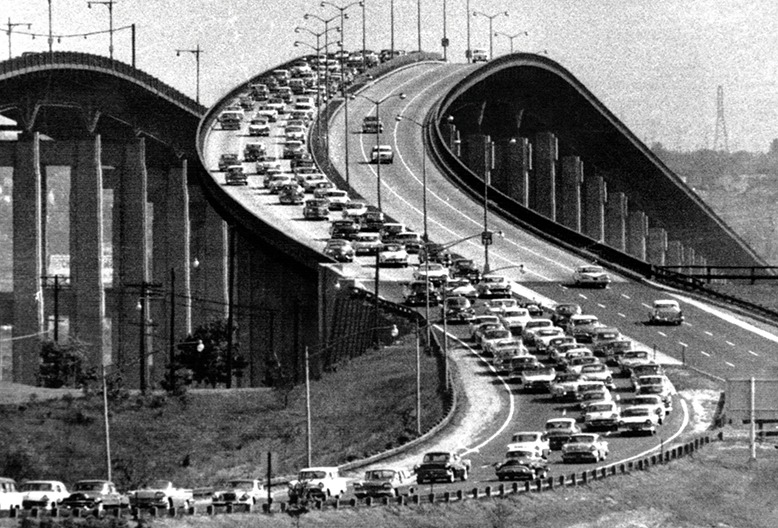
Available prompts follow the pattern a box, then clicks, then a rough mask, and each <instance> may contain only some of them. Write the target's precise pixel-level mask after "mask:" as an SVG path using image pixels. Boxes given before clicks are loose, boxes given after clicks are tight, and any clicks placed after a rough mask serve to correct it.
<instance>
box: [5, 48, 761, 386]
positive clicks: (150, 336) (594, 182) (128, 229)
mask: <svg viewBox="0 0 778 528" xmlns="http://www.w3.org/2000/svg"><path fill="white" fill-rule="evenodd" d="M242 88H243V87H242V86H241V87H238V88H236V89H235V90H233V92H231V93H230V94H228V96H227V97H226V98H225V99H224V100H222V102H220V104H222V105H223V104H224V102H225V101H226V100H228V99H229V98H230V97H232V96H234V95H235V94H236V93H238V92H239V91H240V90H241V89H242ZM218 107H219V105H216V106H215V107H214V108H213V109H211V112H210V113H209V114H206V112H205V109H204V108H202V107H200V106H199V105H197V104H196V103H195V102H194V101H192V100H191V99H189V98H187V97H185V96H183V95H182V94H180V93H178V92H176V91H175V90H173V89H172V88H170V87H169V86H166V85H164V84H163V83H161V82H160V81H158V80H157V79H154V78H152V77H150V76H149V75H147V74H145V73H143V72H141V71H139V70H136V69H134V68H132V67H130V66H128V65H125V64H122V63H119V62H116V61H112V60H109V59H107V58H103V57H98V56H93V55H85V54H77V53H53V54H46V53H42V54H35V55H31V56H25V57H21V58H16V59H12V60H9V61H5V62H2V63H0V115H2V116H5V117H7V118H10V119H11V120H13V121H15V122H16V125H13V126H10V127H8V126H6V127H4V128H5V129H6V130H10V129H13V130H16V131H18V132H19V133H18V137H17V138H16V139H15V140H11V141H0V169H2V168H3V167H6V168H9V167H10V168H11V174H12V181H13V194H12V203H13V290H12V292H10V293H0V324H6V325H9V324H12V325H13V335H14V338H15V339H14V341H13V369H12V372H11V376H12V377H13V380H14V381H18V382H22V383H34V382H35V374H36V369H37V365H38V360H37V353H38V351H39V348H40V345H39V340H38V339H39V337H40V336H41V335H43V334H46V333H48V334H49V335H50V328H51V324H52V323H51V321H52V315H53V310H54V302H53V295H54V293H55V292H54V291H53V288H52V287H51V281H50V280H46V277H47V276H49V275H51V273H50V271H51V270H50V267H49V266H48V265H47V264H48V263H49V261H50V259H49V257H50V253H49V252H48V248H47V235H46V233H47V229H49V227H48V226H47V222H46V218H47V203H48V201H47V200H46V196H47V185H48V183H47V174H48V172H49V169H50V168H51V167H66V168H67V170H69V173H70V191H69V193H70V195H69V203H70V205H69V221H70V236H69V254H70V264H69V273H68V274H67V275H68V276H67V277H66V278H67V281H66V282H65V284H67V287H66V288H63V289H62V300H61V301H60V304H61V307H60V308H59V311H60V315H61V316H62V317H65V316H66V317H67V318H68V320H69V325H70V333H71V335H76V336H78V337H79V339H81V340H83V341H85V342H86V343H88V344H89V345H90V347H91V348H90V350H91V361H92V362H93V363H94V364H99V363H100V362H101V361H103V362H107V363H108V362H110V363H113V364H115V365H118V366H119V367H120V368H122V370H123V372H124V373H125V376H126V378H125V379H126V380H127V381H128V385H129V386H135V385H136V383H137V377H138V374H137V372H138V370H139V369H138V368H136V366H133V365H137V364H138V362H139V359H138V350H139V349H141V350H147V351H152V352H162V354H161V356H159V355H156V354H154V353H152V354H150V357H152V358H153V359H151V360H150V361H151V364H152V370H151V376H152V379H157V380H159V379H160V378H161V376H162V374H163V369H164V366H165V364H166V363H165V362H166V354H165V353H164V351H165V350H167V349H168V347H170V346H171V343H170V340H169V337H168V336H169V335H173V332H172V331H171V332H168V330H167V329H168V328H174V329H175V334H174V337H173V339H174V340H181V339H182V338H183V337H185V336H186V335H187V333H188V332H189V331H190V330H191V329H192V327H193V325H197V324H199V323H202V322H205V321H207V320H209V319H213V317H215V316H219V317H223V316H226V315H227V313H228V308H229V307H231V306H232V307H237V308H238V309H237V311H236V314H237V315H236V324H237V327H238V329H239V333H240V335H239V340H240V342H241V347H242V349H243V350H244V351H245V353H246V356H247V359H248V363H249V366H248V372H247V378H246V380H245V383H246V384H247V385H251V386H257V385H262V384H263V383H267V382H268V366H269V365H270V364H271V363H272V362H275V361H276V360H279V361H281V362H282V363H287V364H289V365H292V366H293V367H294V370H295V372H296V373H299V369H300V366H301V361H302V360H301V350H302V349H303V348H304V347H305V346H316V345H317V344H318V345H320V344H321V343H323V342H326V341H328V340H331V339H333V337H335V338H337V337H338V336H345V335H350V333H351V332H352V329H349V328H347V327H345V326H343V325H342V324H340V325H339V324H338V322H342V321H344V320H349V319H354V324H357V325H358V324H359V323H360V318H361V317H363V316H364V313H365V310H363V309H360V308H359V306H361V304H363V302H362V301H360V300H353V299H352V300H349V299H344V298H343V295H342V294H340V293H339V292H337V291H336V290H335V289H334V288H333V287H332V285H333V284H334V282H333V280H332V278H333V275H332V272H331V268H330V267H329V266H328V264H330V262H329V260H328V259H327V258H326V257H324V256H323V255H321V254H318V253H317V252H315V251H313V250H311V249H310V248H307V247H305V246H303V245H301V244H298V243H296V242H295V240H293V239H291V238H289V237H288V236H287V235H286V234H285V233H284V232H283V226H271V225H265V224H263V223H262V222H260V221H259V220H258V219H257V217H256V216H254V215H252V214H251V211H247V210H244V209H242V208H241V207H239V206H238V205H237V204H236V203H235V202H233V201H232V200H231V199H230V198H229V196H228V195H227V194H226V193H224V192H223V191H221V190H220V189H219V187H218V186H216V185H214V182H213V179H212V178H210V177H203V176H204V175H205V171H206V169H205V168H204V167H202V164H201V162H200V158H199V157H198V152H197V149H198V148H199V146H198V124H199V123H201V122H204V121H205V120H207V119H209V118H212V117H213V116H212V114H213V112H214V111H216V109H217V108H218ZM209 116H210V117H209ZM422 117H423V116H419V118H422ZM427 118H428V119H430V120H433V121H434V122H435V123H436V126H432V127H428V128H427V130H428V131H429V134H428V137H427V141H428V142H429V145H430V146H431V147H432V152H433V154H434V157H435V158H436V160H437V162H438V163H439V164H440V165H441V166H443V167H446V168H447V170H449V171H450V173H451V175H452V177H453V178H455V179H458V180H459V181H460V182H461V183H462V185H463V188H464V189H465V190H466V191H467V192H471V193H474V194H477V193H479V192H482V189H483V178H484V177H485V173H486V172H489V173H490V175H491V189H490V200H491V201H492V202H493V203H494V204H495V205H498V206H499V207H501V208H502V209H503V210H505V211H507V212H509V213H510V214H512V215H514V217H515V218H516V221H517V222H519V223H521V224H524V225H527V226H528V227H529V228H531V229H533V230H536V231H541V232H544V233H546V234H548V236H549V237H551V238H553V239H555V240H559V241H562V242H563V243H566V244H569V245H572V246H574V247H578V248H581V249H594V250H595V253H599V255H600V256H601V257H602V258H604V259H608V260H610V261H613V262H615V263H617V264H621V265H623V266H625V267H628V268H631V269H632V270H634V271H636V272H638V273H643V274H646V275H648V274H651V272H652V270H653V269H654V265H664V264H667V265H690V264H699V263H710V264H720V265H721V264H728V265H749V266H750V265H763V262H762V261H761V259H760V258H759V257H758V256H757V255H756V254H755V253H754V252H753V251H752V250H751V249H750V248H749V247H748V246H747V245H746V244H745V243H744V242H743V241H742V240H741V239H740V238H738V237H737V236H736V235H735V234H734V233H733V232H732V230H731V229H730V228H728V227H727V226H726V225H725V224H723V222H721V220H720V219H718V218H717V217H716V216H715V214H713V212H712V211H711V210H710V209H709V208H708V207H706V206H705V204H704V203H702V202H701V201H700V200H699V199H698V198H697V197H696V196H695V195H694V194H693V192H692V191H691V190H690V189H688V188H687V187H686V186H685V185H684V184H683V182H681V181H680V179H679V178H678V177H677V176H675V175H674V174H673V173H672V172H671V171H669V170H668V169H667V168H666V167H665V166H664V165H663V164H662V163H661V162H660V161H659V160H658V159H657V158H656V157H655V156H654V155H653V154H652V153H651V152H650V151H649V150H648V149H647V148H646V147H645V146H644V145H643V144H642V143H641V142H640V141H639V140H638V139H637V138H636V137H634V135H633V134H632V133H631V132H630V131H629V130H627V128H626V127H625V126H624V125H623V124H622V123H621V122H620V121H619V120H618V119H617V118H616V117H615V116H613V115H612V114H611V113H610V112H609V111H608V110H607V109H606V108H605V107H604V106H603V105H602V104H601V103H600V102H599V101H597V99H596V98H595V97H594V96H593V95H592V94H591V93H590V92H589V91H588V90H587V89H586V88H585V87H584V86H583V85H582V84H581V83H580V82H579V81H577V80H576V79H575V78H574V77H573V76H572V75H571V74H570V73H569V72H567V71H566V70H564V69H563V68H562V67H561V66H559V65H558V64H556V63H554V62H553V61H551V60H549V59H547V58H545V57H539V56H535V55H524V54H517V55H510V56H506V57H502V58H499V59H496V60H494V61H492V62H490V63H488V64H486V65H485V66H484V67H483V68H480V69H478V70H476V71H475V72H473V73H472V74H471V75H470V76H468V77H467V78H465V79H464V80H463V81H462V82H460V83H459V85H458V86H457V87H456V88H455V89H454V90H453V91H451V92H449V93H448V94H444V96H443V97H442V98H441V101H440V103H439V105H438V108H437V110H436V112H435V113H434V115H430V116H427ZM201 119H202V121H201ZM492 152H493V153H494V154H493V155H492V154H491V153H492ZM489 159H492V160H493V166H491V164H490V163H489V161H488V160H489ZM105 190H112V193H113V208H112V215H111V216H110V219H108V218H107V215H106V214H105V213H104V203H103V202H104V195H105V192H104V191H105ZM107 223H110V226H111V228H110V232H111V238H110V245H111V246H112V248H113V251H112V262H113V266H112V270H113V273H112V277H110V280H106V278H105V277H104V276H103V275H104V265H103V263H104V261H105V260H104V259H105V256H106V254H107V252H106V246H107V244H106V243H105V241H106V238H107V237H106V236H105V235H104V233H105V231H106V229H107V226H106V224H107ZM9 250H10V248H9ZM230 285H233V288H232V289H231V288H230ZM174 292H175V293H174ZM139 303H140V304H142V305H143V308H144V310H142V311H141V312H142V313H148V314H149V315H150V319H151V320H152V321H153V323H152V324H151V325H149V328H150V329H147V328H146V327H147V324H146V321H143V323H141V322H139V318H138V310H137V306H138V305H139ZM143 303H145V304H143ZM171 303H172V304H173V306H172V308H173V309H172V310H171ZM349 310H351V311H349ZM171 313H174V314H175V316H174V320H173V321H171V320H170V314H171ZM139 327H141V329H142V330H139ZM108 328H110V331H108ZM146 330H148V331H146ZM141 340H146V341H145V342H142V341H141ZM146 361H149V360H148V359H146ZM4 379H7V378H6V377H4Z"/></svg>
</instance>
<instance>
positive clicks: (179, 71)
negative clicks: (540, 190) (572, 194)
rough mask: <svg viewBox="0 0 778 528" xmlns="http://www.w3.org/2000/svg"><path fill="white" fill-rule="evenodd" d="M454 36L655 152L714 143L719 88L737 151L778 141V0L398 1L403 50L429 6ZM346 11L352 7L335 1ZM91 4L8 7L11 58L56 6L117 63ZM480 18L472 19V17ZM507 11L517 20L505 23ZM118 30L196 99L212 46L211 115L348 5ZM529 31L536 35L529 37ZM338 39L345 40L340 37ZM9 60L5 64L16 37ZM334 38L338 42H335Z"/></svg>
mask: <svg viewBox="0 0 778 528" xmlns="http://www.w3.org/2000/svg"><path fill="white" fill-rule="evenodd" d="M444 1H445V12H446V33H447V36H448V38H449V41H450V46H449V48H448V59H449V61H451V62H464V60H465V49H466V47H467V22H468V19H469V21H470V35H471V45H472V47H473V48H485V49H489V45H490V42H489V40H490V32H489V19H488V18H487V17H485V16H483V15H497V16H495V17H494V18H493V19H492V22H493V29H494V31H495V32H500V33H503V34H507V35H519V36H518V37H516V38H514V39H513V45H514V50H515V51H523V52H531V53H543V54H546V55H548V56H549V57H550V58H551V59H553V60H555V61H557V62H558V63H559V64H561V65H562V66H564V67H565V68H566V69H567V70H568V71H570V72H571V73H572V74H573V75H574V76H575V77H577V78H578V79H579V80H580V81H581V82H583V83H584V84H585V85H586V86H587V88H589V90H590V91H591V92H592V93H594V95H595V96H597V97H598V98H599V99H600V100H601V101H602V102H603V103H604V104H605V105H606V106H607V107H608V108H609V109H610V110H611V111H612V112H613V113H614V114H616V116H618V117H619V118H620V119H621V120H622V121H623V122H624V123H625V124H626V125H627V126H628V127H629V128H630V129H631V130H632V131H633V132H634V133H635V134H636V135H637V136H638V137H639V138H641V139H642V140H643V141H644V142H646V143H647V144H649V145H650V144H653V143H654V142H660V143H662V144H663V145H664V146H665V147H666V148H672V149H676V150H694V149H698V148H712V147H713V146H714V138H715V130H716V121H717V103H716V92H717V87H718V86H719V85H721V86H722V87H723V89H724V119H725V123H726V127H727V133H728V139H729V148H730V150H731V151H735V150H748V151H752V152H766V151H767V150H768V148H769V145H770V142H771V141H772V140H773V139H774V138H778V53H776V51H775V50H778V2H775V1H774V0H521V1H518V0H502V1H498V0H394V1H393V4H394V24H393V25H394V28H395V29H394V41H395V46H394V47H395V48H396V49H406V50H409V51H411V50H415V49H417V47H418V31H417V27H418V24H417V9H418V8H419V6H421V15H422V25H421V27H422V33H421V43H422V49H424V50H425V51H440V52H442V48H441V46H440V41H441V38H442V37H443V12H444ZM332 3H333V4H336V5H337V6H341V7H344V6H347V5H349V4H351V3H354V4H356V3H357V2H354V1H353V0H351V1H348V0H333V2H332ZM92 4H93V5H92V7H91V8H89V7H88V2H87V0H0V28H2V29H3V30H7V29H8V26H7V24H8V21H9V19H10V23H12V24H28V23H29V24H32V26H31V28H30V29H29V30H28V29H27V27H26V25H25V26H14V27H13V28H12V30H13V31H12V34H11V53H12V54H13V55H14V56H17V55H20V54H21V53H23V52H25V51H47V50H48V42H47V38H46V37H36V38H35V39H33V38H32V37H31V36H29V35H24V34H22V32H32V33H39V34H44V35H47V34H48V32H49V23H48V13H49V5H51V20H52V24H51V26H52V32H53V34H54V35H55V40H54V43H53V49H54V50H55V51H80V52H86V53H96V54H101V55H106V56H107V55H108V46H109V38H108V35H107V34H101V35H95V36H90V37H88V38H86V39H85V38H83V37H76V38H68V37H65V38H62V39H61V41H59V42H58V41H57V39H56V36H57V35H73V34H82V33H88V32H95V31H105V30H107V29H108V27H109V9H108V3H107V1H106V2H92ZM391 4H392V2H391V0H365V15H366V20H367V24H366V28H365V35H366V42H367V48H368V49H374V50H376V51H378V50H380V49H383V48H389V47H390V40H391V33H392V31H391V27H392V24H391V22H390V5H391ZM468 4H469V6H470V11H469V12H470V13H472V12H474V11H478V12H479V13H480V14H478V15H476V16H472V15H471V16H468V10H467V5H468ZM506 10H507V12H508V16H505V15H502V14H500V13H503V12H505V11H506ZM112 11H113V26H114V28H123V27H125V26H128V25H131V24H135V25H136V29H137V32H136V34H137V39H136V59H137V63H136V65H137V67H138V68H139V69H141V70H143V71H145V72H147V73H149V74H151V75H153V76H155V77H157V78H159V79H161V80H162V81H164V82H165V83H167V84H170V85H172V86H173V87H175V88H177V89H178V90H180V91H182V92H184V93H186V94H187V95H190V96H191V97H193V98H194V96H195V90H196V81H195V79H196V77H195V72H196V63H195V55H194V54H193V53H188V52H183V53H181V54H180V56H177V55H176V50H177V49H184V50H192V49H195V48H196V47H197V46H198V45H199V46H200V47H201V49H202V50H203V53H202V54H201V56H200V59H201V63H200V64H201V81H200V94H201V95H200V99H201V102H202V103H203V104H205V105H206V106H210V105H212V104H214V103H216V102H217V101H218V100H219V98H220V97H221V96H222V95H224V94H226V93H227V92H228V91H229V90H230V89H231V88H233V87H235V86H236V85H238V84H240V83H242V82H243V81H245V80H246V79H248V78H249V77H252V76H254V75H256V74H258V73H261V72H263V71H265V70H268V69H272V68H273V66H275V65H277V64H279V63H281V62H284V61H286V60H288V59H290V58H292V57H295V56H298V55H301V54H307V53H310V52H311V50H310V49H309V48H307V47H305V46H302V47H294V45H293V44H294V41H295V40H301V41H304V42H308V43H310V44H311V45H315V38H314V37H313V36H311V35H310V34H309V33H306V32H305V31H302V32H299V33H295V32H294V29H295V27H298V26H302V27H305V28H307V29H310V30H311V31H314V32H321V31H322V30H323V28H324V24H323V23H322V22H320V21H319V20H316V18H315V17H309V18H308V20H305V19H304V15H305V14H311V15H316V16H318V17H321V18H323V19H328V18H333V17H337V18H336V19H335V20H333V21H332V22H330V23H329V27H334V26H337V25H339V22H340V20H339V18H340V17H339V15H340V10H339V9H337V8H335V7H333V6H331V5H329V6H324V7H322V6H321V2H320V1H315V0H179V1H177V2H173V1H170V0H115V2H114V3H113V9H112ZM345 12H346V13H347V14H348V15H349V18H348V19H347V20H346V21H345V27H344V33H343V42H344V45H345V47H346V49H350V50H357V49H361V45H362V33H363V27H362V8H361V7H360V6H359V5H352V6H351V7H349V8H348V9H347V10H346V11H345ZM524 32H526V33H527V34H526V35H524ZM332 34H333V35H337V34H336V33H332ZM0 37H4V38H3V39H2V40H4V42H0V59H4V58H7V57H8V56H9V55H8V52H9V50H8V37H7V32H6V31H3V33H0ZM333 38H337V37H335V36H334V37H333ZM493 46H494V51H495V55H502V54H505V53H508V52H509V51H510V40H509V38H508V37H506V36H504V35H497V36H493ZM114 58H116V59H117V60H121V61H123V62H127V63H130V62H131V32H130V31H129V30H126V29H121V30H118V31H115V33H114Z"/></svg>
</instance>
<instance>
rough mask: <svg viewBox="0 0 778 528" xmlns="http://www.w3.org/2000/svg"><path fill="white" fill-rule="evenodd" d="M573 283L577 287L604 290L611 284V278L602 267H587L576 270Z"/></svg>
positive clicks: (579, 267)
mask: <svg viewBox="0 0 778 528" xmlns="http://www.w3.org/2000/svg"><path fill="white" fill-rule="evenodd" d="M573 283H574V284H575V285H576V286H588V287H593V288H603V289H604V288H607V287H608V285H609V284H610V283H611V278H610V275H608V273H607V272H606V271H605V269H604V268H603V267H602V266H594V265H585V266H578V267H577V268H576V269H575V271H574V272H573Z"/></svg>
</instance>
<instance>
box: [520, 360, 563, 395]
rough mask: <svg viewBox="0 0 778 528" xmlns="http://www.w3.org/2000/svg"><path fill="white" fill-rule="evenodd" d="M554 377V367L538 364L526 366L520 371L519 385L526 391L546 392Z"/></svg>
mask: <svg viewBox="0 0 778 528" xmlns="http://www.w3.org/2000/svg"><path fill="white" fill-rule="evenodd" d="M554 379H556V369H555V368H554V367H547V366H545V365H539V366H537V367H534V368H528V369H525V370H523V371H522V373H521V387H522V389H524V390H525V391H526V392H546V391H548V390H549V387H550V386H551V383H552V382H553V381H554Z"/></svg>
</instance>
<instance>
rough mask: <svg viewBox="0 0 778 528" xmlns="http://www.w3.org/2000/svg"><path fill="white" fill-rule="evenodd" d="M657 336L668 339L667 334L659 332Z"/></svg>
mask: <svg viewBox="0 0 778 528" xmlns="http://www.w3.org/2000/svg"><path fill="white" fill-rule="evenodd" d="M657 334H659V335H660V336H662V337H667V334H665V333H664V332H659V331H657Z"/></svg>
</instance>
